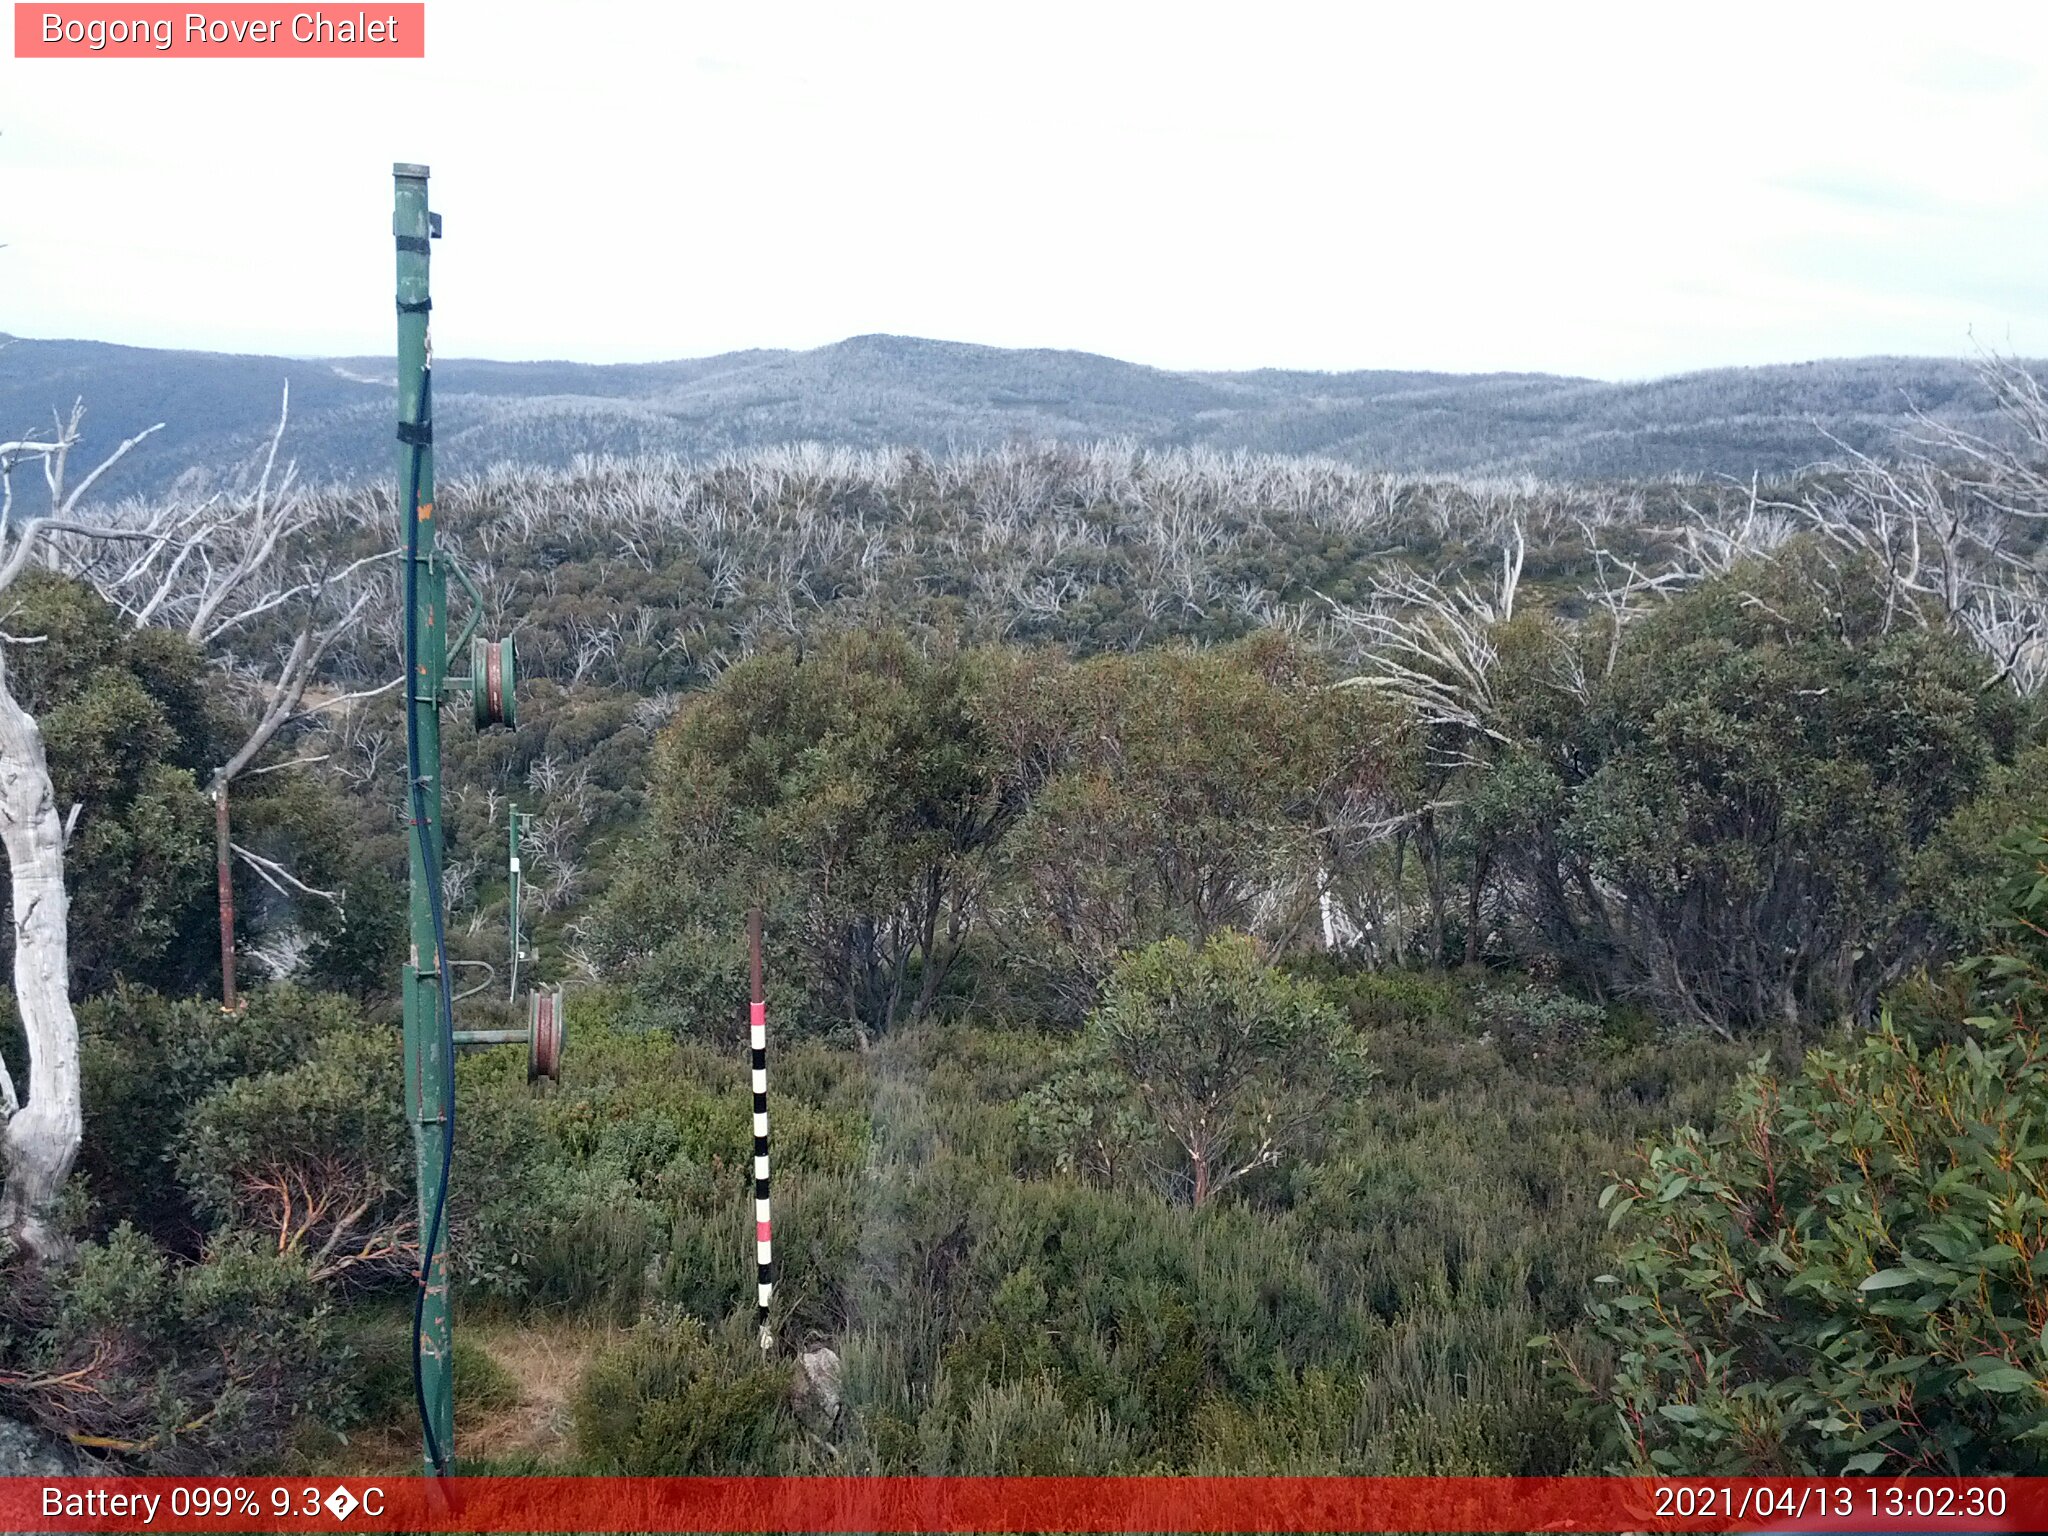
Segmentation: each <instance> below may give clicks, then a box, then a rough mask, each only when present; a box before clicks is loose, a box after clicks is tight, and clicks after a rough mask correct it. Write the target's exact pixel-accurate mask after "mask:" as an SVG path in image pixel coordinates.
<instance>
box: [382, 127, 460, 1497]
mask: <svg viewBox="0 0 2048 1536" xmlns="http://www.w3.org/2000/svg"><path fill="white" fill-rule="evenodd" d="M391 174H392V179H393V192H394V198H393V211H392V215H391V232H392V234H393V235H394V236H396V243H397V247H398V420H399V425H400V428H401V432H400V436H401V438H408V437H409V438H412V439H414V440H415V441H414V442H405V441H401V443H400V445H399V452H398V486H399V491H398V498H399V501H400V503H401V505H400V509H399V515H400V516H401V517H402V518H403V517H415V518H417V519H418V521H419V537H418V545H419V549H418V556H417V558H418V561H419V569H418V574H417V581H416V589H417V590H416V593H415V602H414V606H415V614H414V622H415V624H416V625H417V626H418V627H417V636H418V641H417V644H418V650H419V670H418V672H417V674H416V675H415V676H413V677H411V678H409V679H407V705H406V707H407V708H408V709H410V710H411V711H412V718H413V727H414V729H415V730H417V731H418V733H419V741H420V776H421V778H422V779H423V780H424V781H425V782H424V784H423V785H422V786H421V789H422V800H423V803H424V806H425V825H423V826H420V825H416V826H414V827H413V829H412V837H411V845H412V947H411V953H410V955H409V956H408V958H407V964H406V967H405V975H404V978H403V989H404V997H405V1096H406V1109H407V1114H408V1116H409V1118H410V1119H411V1121H412V1136H413V1153H414V1157H415V1161H416V1163H417V1166H418V1176H417V1185H418V1195H419V1207H420V1219H419V1231H420V1235H421V1237H422V1239H423V1240H424V1238H425V1236H426V1231H427V1224H428V1221H429V1219H430V1217H431V1216H432V1213H433V1211H434V1208H435V1205H436V1204H437V1203H438V1202H439V1199H440V1195H441V1177H442V1168H441V1150H442V1127H443V1124H444V1120H443V1105H444V1104H445V1103H446V1102H447V1097H448V1090H449V1084H450V1081H451V1074H452V1073H453V1072H454V1069H455V1064H454V1062H453V1061H452V1060H450V1059H449V1058H448V1053H447V1052H445V1051H444V1050H443V1048H442V1042H441V1015H440V1008H441V998H440V993H439V988H440V985H441V981H440V976H441V966H440V964H439V962H440V958H441V957H440V956H439V955H437V954H436V953H435V950H434V918H433V909H432V907H431V906H430V905H429V898H428V885H427V870H428V868H429V865H428V862H427V855H428V850H429V848H431V850H432V855H433V862H432V866H431V867H433V868H434V869H440V868H442V867H443V860H442V853H443V851H444V843H443V830H442V823H441V687H442V682H443V680H444V678H445V676H446V673H447V670H448V630H447V616H448V596H447V587H448V582H447V575H446V572H445V571H444V570H443V568H442V567H441V565H440V564H439V563H438V562H436V561H435V559H434V450H433V448H432V446H431V439H430V438H427V436H426V435H427V433H428V431H429V430H430V428H431V426H432V403H431V393H430V391H429V390H428V389H426V388H425V387H424V385H425V381H426V371H427V369H428V367H429V366H430V363H431V359H432V343H431V342H430V340H429V336H428V327H427V298H428V287H427V250H428V247H427V240H428V238H429V236H430V235H431V234H433V233H434V230H433V229H432V227H431V226H432V223H433V220H432V218H431V216H430V215H429V214H428V212H427V168H426V167H425V166H424V165H394V166H393V167H392V168H391ZM408 429H409V430H408ZM421 439H425V440H426V442H425V445H423V446H418V447H417V452H418V453H419V455H420V469H419V504H418V506H416V507H407V506H404V505H403V503H404V501H405V499H406V497H407V495H408V493H409V491H410V488H411V485H412V477H413V454H414V452H415V451H416V450H415V443H416V442H418V441H419V440H421ZM400 526H401V529H402V528H403V524H401V525H400ZM450 1361H451V1356H450V1354H449V1316H448V1238H447V1234H446V1232H445V1231H444V1232H443V1233H442V1234H441V1240H440V1241H439V1242H438V1243H437V1244H436V1245H435V1253H434V1261H433V1265H432V1267H431V1269H430V1270H429V1272H428V1275H427V1295H426V1303H425V1306H424V1308H423V1310H422V1325H421V1338H420V1379H421V1385H422V1387H423V1389H424V1394H425V1398H426V1404H425V1406H426V1415H427V1423H428V1424H429V1425H431V1426H432V1429H433V1435H434V1440H435V1443H436V1444H438V1445H439V1446H440V1448H441V1454H442V1456H443V1457H444V1458H446V1459H447V1460H448V1461H449V1462H450V1465H451V1467H452V1463H453V1446H454V1443H455V1400H454V1394H453V1391H452V1385H453V1383H452V1381H451V1372H450ZM427 1470H428V1471H429V1472H433V1471H435V1470H436V1468H434V1467H433V1465H432V1464H431V1460H430V1461H429V1465H428V1468H427Z"/></svg>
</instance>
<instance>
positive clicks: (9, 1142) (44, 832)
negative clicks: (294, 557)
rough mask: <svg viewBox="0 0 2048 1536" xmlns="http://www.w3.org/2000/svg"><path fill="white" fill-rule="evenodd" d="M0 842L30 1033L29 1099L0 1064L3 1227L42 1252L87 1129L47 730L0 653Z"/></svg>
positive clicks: (50, 1245)
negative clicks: (17, 693)
mask: <svg viewBox="0 0 2048 1536" xmlns="http://www.w3.org/2000/svg"><path fill="white" fill-rule="evenodd" d="M0 843H4V844H5V847H6V850H7V871H8V876H9V880H10V884H11V889H12V894H13V916H14V999H15V1005H16V1007H17V1008H18V1009H19V1010H20V1013H21V1027H22V1031H23V1033H24V1034H26V1035H27V1036H28V1062H29V1067H28V1073H29V1077H28V1102H27V1103H26V1104H21V1103H20V1102H19V1100H18V1099H17V1098H16V1096H15V1091H14V1083H13V1080H12V1079H11V1078H10V1077H8V1076H7V1073H6V1069H5V1067H4V1065H0V1093H4V1108H5V1109H6V1111H7V1114H8V1119H7V1131H6V1135H5V1138H4V1139H5V1143H6V1148H7V1180H6V1185H5V1188H4V1190H0V1234H4V1235H5V1236H7V1237H10V1238H12V1239H14V1240H15V1241H17V1242H19V1243H20V1244H21V1246H22V1247H24V1248H26V1249H27V1250H28V1251H29V1252H30V1253H32V1254H34V1255H35V1256H37V1257H38V1258H46V1257H50V1256H53V1255H54V1254H56V1253H58V1252H60V1251H61V1250H62V1248H63V1247H64V1240H63V1237H62V1235H61V1234H60V1233H57V1232H55V1231H53V1230H52V1229H51V1228H50V1227H49V1225H48V1224H47V1220H46V1218H47V1217H48V1215H49V1212H50V1210H51V1208H52V1207H53V1206H55V1204H56V1202H57V1196H58V1193H59V1192H60V1191H61V1190H62V1189H63V1187H64V1181H65V1179H66V1178H68V1177H69V1176H70V1173H71V1164H72V1162H73V1160H74V1159H75V1158H76V1157H77V1156H78V1143H79V1138H80V1135H81V1132H82V1130H83V1117H82V1115H81V1113H80V1109H79V1071H78V1020H77V1019H76V1018H75V1017H74V1016H73V1014H72V1012H71V977H70V961H69V958H68V955H67V952H66V951H67V947H68V946H67V939H68V929H67V922H66V919H67V917H68V914H69V910H70V901H69V898H68V897H66V895H65V894H64V828H63V824H62V822H61V821H60V820H59V818H58V816H57V796H56V792H55V791H54V790H53V789H52V787H51V785H50V765H49V760H48V759H47V758H46V757H45V756H44V753H43V733H42V731H41V730H40V729H38V728H37V726H36V722H35V720H34V719H33V718H32V717H31V716H30V715H29V714H28V712H27V711H26V710H24V709H23V708H22V707H21V706H20V704H18V703H16V702H15V699H14V695H13V694H12V693H11V692H9V691H8V688H7V682H6V673H5V660H4V658H0Z"/></svg>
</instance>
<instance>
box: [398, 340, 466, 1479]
mask: <svg viewBox="0 0 2048 1536" xmlns="http://www.w3.org/2000/svg"><path fill="white" fill-rule="evenodd" d="M433 387H434V368H433V364H432V363H427V364H424V365H423V366H422V367H421V368H420V405H419V411H418V414H419V415H420V416H422V417H425V418H426V419H427V420H429V421H431V420H432V419H433V417H432V405H431V403H430V402H431V400H432V391H433ZM404 425H409V426H411V427H412V429H413V431H412V433H411V434H410V435H406V434H404V433H403V432H401V436H402V437H404V439H405V441H407V442H409V443H411V445H412V474H411V488H410V490H409V492H408V494H407V496H406V498H405V699H406V704H405V771H406V780H407V783H408V786H409V794H410V800H411V806H412V825H413V836H414V837H415V838H417V839H418V841H419V850H420V872H421V874H422V876H423V877H424V878H425V880H426V885H427V910H428V912H429V913H430V914H431V915H432V917H433V923H434V991H435V994H436V995H437V996H438V997H439V999H440V1010H439V1011H440V1015H441V1059H442V1061H443V1062H445V1063H446V1064H447V1069H448V1070H447V1072H446V1073H445V1074H444V1078H443V1081H444V1085H445V1086H444V1090H443V1096H442V1101H441V1178H440V1181H439V1188H437V1189H436V1190H435V1192H434V1214H433V1217H432V1219H431V1220H429V1221H428V1223H427V1229H426V1231H424V1232H423V1233H421V1234H420V1272H419V1284H418V1286H417V1288H416V1289H415V1291H414V1293H413V1300H412V1391H413V1399H414V1401H415V1402H416V1403H417V1404H418V1407H419V1415H420V1431H421V1433H422V1434H423V1435H424V1436H425V1438H426V1442H427V1460H429V1461H430V1462H432V1463H433V1464H434V1474H435V1476H437V1477H446V1476H447V1475H448V1453H447V1451H446V1450H445V1449H444V1448H443V1447H442V1445H441V1443H440V1442H439V1441H438V1440H436V1439H435V1438H434V1421H433V1415H432V1414H430V1413H429V1412H428V1411H427V1383H426V1377H425V1376H424V1374H423V1373H422V1371H421V1365H420V1346H421V1343H422V1341H423V1339H424V1336H425V1333H426V1320H427V1283H428V1280H429V1278H430V1277H431V1276H432V1274H433V1270H434V1253H435V1250H436V1249H437V1248H438V1247H439V1245H440V1240H441V1224H442V1220H443V1218H444V1217H445V1216H446V1214H447V1209H448V1175H449V1172H450V1170H451V1169H452V1168H453V1167H454V1163H455V1000H454V999H453V998H452V997H451V996H450V995H449V986H448V942H447V933H446V914H445V913H444V912H443V911H442V903H441V870H440V866H439V861H438V860H436V859H435V857H434V844H433V840H432V839H431V838H430V837H429V836H428V827H427V786H426V778H425V776H424V775H423V774H422V773H421V772H420V730H419V708H418V700H417V696H416V694H415V693H414V690H415V689H417V688H418V687H419V683H420V669H419V570H420V471H421V459H422V452H423V450H424V448H425V446H426V443H427V442H428V441H430V439H429V438H428V437H427V436H425V435H424V434H422V433H421V432H420V430H419V423H418V422H412V423H406V424H404ZM433 706H434V708H436V709H439V708H440V707H441V701H440V700H439V699H435V700H434V701H433Z"/></svg>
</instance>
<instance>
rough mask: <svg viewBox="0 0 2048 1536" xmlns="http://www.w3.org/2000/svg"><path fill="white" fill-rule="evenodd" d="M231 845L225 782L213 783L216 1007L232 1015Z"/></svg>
mask: <svg viewBox="0 0 2048 1536" xmlns="http://www.w3.org/2000/svg"><path fill="white" fill-rule="evenodd" d="M233 849H234V844H233V842H232V840H231V839H230V838H229V836H228V781H227V780H226V779H223V778H218V777H216V778H215V779H214V781H213V876H214V883H215V885H216V887H217V888H218V889H219V892H220V1005H221V1007H223V1008H225V1009H227V1011H228V1012H229V1013H233V1012H234V1011H235V1009H236V1007H237V1006H238V1004H237V1002H236V999H235V870H234V852H233Z"/></svg>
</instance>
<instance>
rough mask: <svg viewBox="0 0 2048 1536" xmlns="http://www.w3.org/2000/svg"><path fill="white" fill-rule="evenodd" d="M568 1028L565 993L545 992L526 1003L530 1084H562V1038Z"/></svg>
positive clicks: (528, 1079) (527, 1077)
mask: <svg viewBox="0 0 2048 1536" xmlns="http://www.w3.org/2000/svg"><path fill="white" fill-rule="evenodd" d="M566 1027H567V1023H566V1020H565V1019H564V1018H563V1016H562V989H561V988H560V987H552V988H541V989H539V990H536V991H535V992H533V993H532V994H531V995H530V996H529V997H528V998H527V1000H526V1080H527V1081H528V1082H529V1083H537V1082H539V1081H540V1080H541V1079H542V1078H546V1079H547V1080H548V1081H549V1082H551V1083H559V1082H560V1081H561V1080H562V1037H563V1034H564V1031H565V1029H566Z"/></svg>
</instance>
